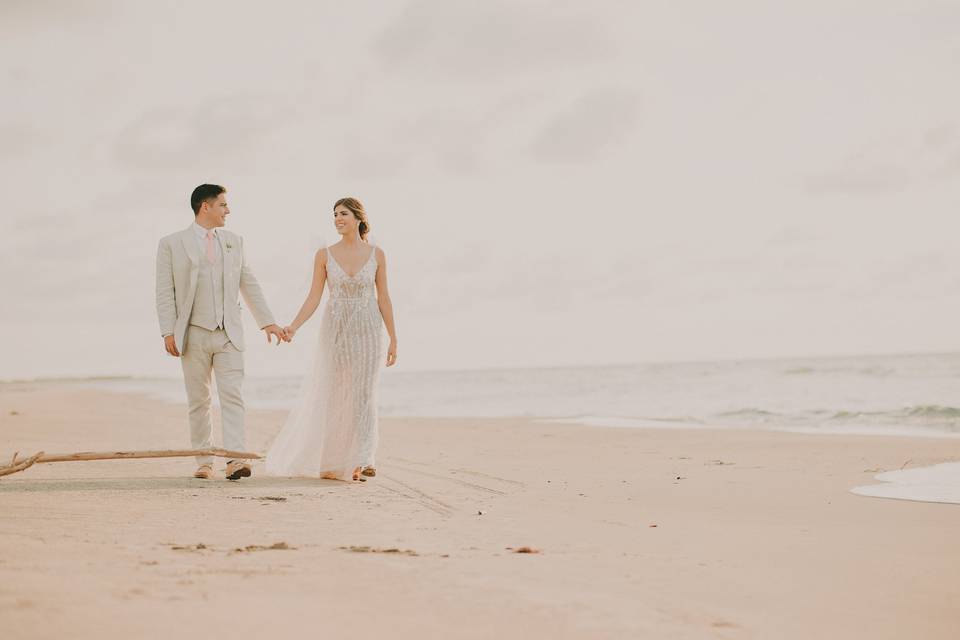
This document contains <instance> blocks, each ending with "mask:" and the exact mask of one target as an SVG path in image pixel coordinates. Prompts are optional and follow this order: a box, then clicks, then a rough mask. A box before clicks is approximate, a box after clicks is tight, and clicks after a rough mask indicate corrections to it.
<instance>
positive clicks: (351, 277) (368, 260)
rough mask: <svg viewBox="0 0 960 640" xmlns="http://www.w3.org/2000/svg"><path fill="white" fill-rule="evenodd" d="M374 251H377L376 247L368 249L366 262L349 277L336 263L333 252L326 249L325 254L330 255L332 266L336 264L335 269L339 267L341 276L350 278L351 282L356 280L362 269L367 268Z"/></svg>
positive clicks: (341, 266) (328, 248)
mask: <svg viewBox="0 0 960 640" xmlns="http://www.w3.org/2000/svg"><path fill="white" fill-rule="evenodd" d="M376 250H377V248H376V247H370V255H368V256H367V259H366V260H364V262H363V265H361V267H360V268H359V269H357V272H356V273H355V274H353V275H350V274H349V273H347V270H346V269H344V268H343V265H341V264H340V263H339V262H338V261H337V259H336V258H335V257H334V255H333V251H331V250H330V247H327V253H328V254H330V259H331V260H333V262H334V264H336V265H337V267H339V269H340V271H341V272H342V273H343V275H345V276H347V277H348V278H350V279H351V280H353V279H354V278H356V277H357V276H358V275H360V272H362V271H363V270H364V269H366V268H367V264H368V263H369V262H370V259H371V258H373V252H374V251H376Z"/></svg>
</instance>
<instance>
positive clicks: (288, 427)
mask: <svg viewBox="0 0 960 640" xmlns="http://www.w3.org/2000/svg"><path fill="white" fill-rule="evenodd" d="M370 249H371V250H370V257H369V258H367V261H366V262H365V263H364V265H363V267H362V268H361V269H360V271H358V272H357V273H356V274H355V275H353V276H351V275H348V274H347V272H346V271H344V270H343V268H342V267H341V266H340V265H339V264H337V261H336V259H335V258H334V257H333V256H332V255H331V252H330V249H329V248H328V249H327V278H326V286H327V290H328V291H329V296H330V297H329V298H328V300H327V305H326V308H325V309H324V311H323V318H322V320H321V323H320V336H319V340H318V342H317V350H316V355H315V357H314V361H313V366H312V367H311V369H310V370H309V371H308V373H307V375H306V376H305V377H304V380H303V383H302V385H301V388H300V394H299V397H298V399H297V402H296V405H295V406H294V409H293V411H291V413H290V415H289V416H288V417H287V420H286V423H285V424H284V426H283V429H282V430H281V431H280V433H279V435H277V438H276V440H274V442H273V445H271V447H270V450H269V451H268V452H267V460H266V470H267V474H268V475H272V476H318V475H323V474H330V475H333V476H335V477H337V478H340V479H343V480H350V479H351V478H352V474H353V470H354V468H356V467H365V466H371V467H372V466H374V455H375V452H376V448H377V439H378V431H377V381H378V379H379V374H380V365H381V364H382V363H383V360H384V357H385V350H384V339H383V318H382V317H381V315H380V308H379V306H377V297H376V286H375V284H374V280H375V277H376V273H377V257H376V254H377V251H376V247H372V246H371V247H370Z"/></svg>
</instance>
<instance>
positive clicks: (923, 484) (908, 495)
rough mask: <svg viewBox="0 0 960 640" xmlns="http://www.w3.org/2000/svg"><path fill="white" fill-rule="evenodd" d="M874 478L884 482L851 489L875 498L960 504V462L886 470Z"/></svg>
mask: <svg viewBox="0 0 960 640" xmlns="http://www.w3.org/2000/svg"><path fill="white" fill-rule="evenodd" d="M874 478H875V479H877V480H880V481H881V482H882V483H883V484H872V485H867V486H865V487H854V488H853V489H851V490H850V492H851V493H855V494H857V495H858V496H867V497H871V498H893V499H896V500H914V501H917V502H944V503H949V504H960V462H945V463H942V464H937V465H934V466H932V467H919V468H917V469H904V470H901V471H885V472H884V473H880V474H877V475H876V476H874Z"/></svg>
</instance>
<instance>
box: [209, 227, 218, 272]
mask: <svg viewBox="0 0 960 640" xmlns="http://www.w3.org/2000/svg"><path fill="white" fill-rule="evenodd" d="M216 261H217V252H216V251H214V249H213V231H209V230H208V231H207V262H209V263H210V264H213V263H214V262H216Z"/></svg>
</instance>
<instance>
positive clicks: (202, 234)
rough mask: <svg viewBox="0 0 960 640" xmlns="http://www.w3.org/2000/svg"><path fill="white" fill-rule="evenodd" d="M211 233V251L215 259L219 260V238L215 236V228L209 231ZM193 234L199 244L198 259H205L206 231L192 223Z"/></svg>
mask: <svg viewBox="0 0 960 640" xmlns="http://www.w3.org/2000/svg"><path fill="white" fill-rule="evenodd" d="M210 231H213V250H214V251H215V252H216V256H217V259H218V260H219V259H220V238H219V236H217V230H216V228H214V229H210ZM193 233H194V235H196V236H197V242H199V243H200V257H202V258H203V259H204V260H206V259H207V230H206V229H204V228H203V227H201V226H200V225H198V224H197V223H196V222H194V223H193Z"/></svg>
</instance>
